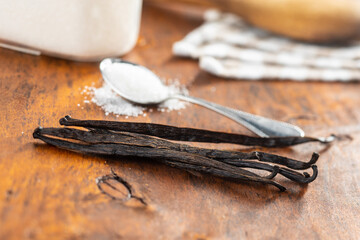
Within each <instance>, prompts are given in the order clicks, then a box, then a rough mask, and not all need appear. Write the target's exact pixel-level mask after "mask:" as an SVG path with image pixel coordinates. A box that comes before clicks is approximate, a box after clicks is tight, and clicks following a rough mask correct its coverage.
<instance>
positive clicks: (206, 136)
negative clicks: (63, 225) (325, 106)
mask: <svg viewBox="0 0 360 240" xmlns="http://www.w3.org/2000/svg"><path fill="white" fill-rule="evenodd" d="M60 124H61V125H65V126H78V127H84V128H96V129H107V130H113V131H126V132H132V133H140V134H146V135H151V136H156V137H160V138H164V139H169V140H178V141H190V142H209V143H234V144H241V145H245V146H261V147H288V146H293V145H297V144H302V143H307V142H320V143H329V142H331V141H333V140H334V136H330V137H328V138H312V137H269V138H261V137H251V136H246V135H241V134H233V133H223V132H215V131H208V130H202V129H194V128H179V127H173V126H167V125H161V124H153V123H134V122H115V121H101V120H77V119H73V118H71V117H70V116H66V117H64V118H62V119H60Z"/></svg>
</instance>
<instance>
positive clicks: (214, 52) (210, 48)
mask: <svg viewBox="0 0 360 240" xmlns="http://www.w3.org/2000/svg"><path fill="white" fill-rule="evenodd" d="M204 18H205V22H204V23H203V24H202V25H201V26H200V27H198V28H197V29H195V30H193V31H192V32H190V33H189V34H188V35H187V36H186V37H185V38H184V39H182V40H181V41H179V42H176V43H174V45H173V53H174V54H175V55H177V56H183V57H191V58H195V59H199V61H200V68H201V69H203V70H205V71H207V72H210V73H212V74H215V75H217V76H221V77H227V78H237V79H253V80H256V79H264V78H266V79H269V78H270V79H290V80H298V81H305V80H322V81H351V80H360V43H357V42H355V43H352V44H351V45H348V46H342V47H339V46H336V47H335V46H322V45H312V44H306V43H301V42H296V41H293V40H290V39H287V38H283V37H280V36H277V35H274V34H271V33H269V32H266V31H263V30H260V29H258V28H254V27H252V26H250V25H248V24H246V23H245V22H243V21H242V20H241V18H239V17H237V16H236V15H233V14H228V13H221V12H219V11H216V10H209V11H207V12H206V13H205V15H204Z"/></svg>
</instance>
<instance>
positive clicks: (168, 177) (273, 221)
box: [0, 6, 360, 239]
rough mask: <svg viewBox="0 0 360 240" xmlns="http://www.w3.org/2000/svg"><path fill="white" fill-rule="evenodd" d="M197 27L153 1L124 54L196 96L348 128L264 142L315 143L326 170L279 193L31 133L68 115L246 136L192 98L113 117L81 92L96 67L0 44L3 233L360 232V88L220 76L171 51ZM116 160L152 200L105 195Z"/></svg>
mask: <svg viewBox="0 0 360 240" xmlns="http://www.w3.org/2000/svg"><path fill="white" fill-rule="evenodd" d="M200 24H201V19H199V18H198V17H197V16H195V15H192V14H190V13H189V12H188V13H187V14H185V15H184V14H179V13H176V12H173V11H166V10H164V9H159V8H155V7H151V6H145V8H144V14H143V19H142V29H141V34H140V40H139V43H138V45H137V46H136V48H135V49H134V50H133V51H132V52H131V53H129V54H128V55H127V56H125V59H126V60H129V61H134V62H137V63H139V64H143V65H145V66H147V67H149V68H151V69H152V70H154V71H155V72H156V73H157V74H158V75H159V76H162V77H164V78H171V79H179V81H180V82H181V83H182V84H186V85H187V87H188V88H189V90H190V93H191V95H193V96H196V97H201V98H204V99H207V100H210V101H214V102H217V103H219V104H223V105H226V106H230V107H236V108H239V109H242V110H245V111H248V112H252V113H255V114H260V115H263V116H267V117H271V118H276V119H279V120H284V121H289V122H292V123H295V124H298V125H299V126H301V127H302V128H303V129H304V130H305V132H306V133H307V134H308V135H312V136H326V135H329V134H331V133H335V134H341V135H349V136H351V139H350V138H348V137H343V138H342V140H341V141H337V142H335V143H334V144H332V145H331V146H330V147H328V148H326V147H325V146H322V145H320V144H306V145H302V146H297V147H293V148H285V149H262V150H263V151H268V152H272V153H277V154H281V155H285V156H289V157H293V158H298V159H304V160H306V159H308V158H309V157H310V156H311V154H312V152H313V151H319V152H320V154H321V156H320V160H319V163H318V167H319V177H318V179H317V180H316V181H315V182H313V183H311V184H309V185H308V186H300V185H297V184H293V183H290V182H288V181H286V180H285V179H280V180H279V181H281V182H282V183H283V184H285V185H286V186H287V187H288V188H289V191H287V192H285V193H280V192H279V191H277V190H276V189H275V188H274V187H271V186H262V185H256V184H251V185H249V184H245V183H244V184H235V183H229V182H227V181H223V180H219V179H216V178H212V177H197V176H194V175H191V174H190V173H187V172H183V171H180V170H177V169H173V168H170V167H167V166H163V165H159V164H154V163H151V162H146V161H140V160H137V159H114V158H101V157H98V156H86V155H81V154H76V153H71V152H66V151H63V150H59V149H56V148H53V147H50V146H47V145H44V144H42V143H40V142H39V141H35V140H33V139H32V131H33V129H34V128H36V127H37V126H39V125H40V126H46V127H50V126H58V119H59V118H61V117H63V116H65V115H67V114H70V115H72V116H73V117H76V118H82V119H106V120H119V121H124V120H131V121H144V122H154V123H162V124H171V125H175V126H184V127H197V128H206V129H212V130H221V131H228V132H242V133H247V134H250V133H249V132H248V131H247V130H246V129H244V128H243V127H239V126H238V125H237V124H235V123H232V122H231V121H229V120H227V119H226V118H223V117H221V116H219V115H217V114H216V113H213V112H211V111H208V110H206V109H203V108H201V107H198V106H193V105H189V106H188V107H187V108H186V109H184V110H181V111H180V112H179V113H178V112H170V113H160V112H153V113H148V114H147V116H146V117H138V118H129V119H125V118H124V117H119V118H116V116H113V115H111V114H110V115H108V116H105V114H104V112H103V111H102V110H101V109H99V108H98V107H97V106H95V105H94V104H84V103H83V101H84V95H82V94H81V90H80V89H83V88H84V87H85V86H90V85H91V84H92V83H94V84H95V85H96V86H99V85H101V76H100V72H99V70H98V64H96V63H77V62H71V61H64V60H59V59H55V58H50V57H45V56H40V57H36V56H30V55H26V54H22V53H17V52H13V51H10V50H5V49H1V50H0V69H1V72H0V94H1V98H0V112H1V114H0V122H1V125H2V127H1V129H0V135H1V140H0V148H1V152H0V178H1V184H0V239H21V238H23V239H31V238H35V239H49V238H50V239H64V238H66V239H80V238H86V239H112V238H117V239H119V238H124V239H244V238H248V239H278V238H291V239H299V238H309V239H358V238H359V236H360V222H359V220H358V219H359V216H360V191H359V182H360V160H359V158H358V156H359V151H360V150H359V149H360V124H359V122H360V108H359V103H360V94H359V92H360V85H359V84H358V83H322V82H308V83H299V82H291V81H285V82H283V81H281V82H277V81H267V80H264V81H236V80H225V79H220V78H216V77H214V76H211V75H209V74H206V73H204V72H201V71H199V69H198V66H197V63H196V62H195V61H192V60H187V59H181V58H176V57H173V56H172V54H171V45H172V43H173V42H174V41H176V40H179V39H181V38H182V37H183V36H184V35H185V34H186V33H188V32H189V31H190V30H192V29H193V28H195V27H196V26H198V25H200ZM78 104H80V106H77V105H78ZM208 146H210V147H216V146H217V145H215V144H211V145H208ZM219 147H220V148H228V149H237V148H238V147H237V146H232V145H225V146H224V145H221V146H219ZM111 169H113V170H114V171H115V172H116V173H117V174H118V175H119V176H121V177H123V178H124V179H126V180H127V181H128V182H130V183H131V184H132V185H133V187H134V189H135V191H136V193H138V194H140V195H141V196H144V198H145V199H146V200H147V202H148V203H149V205H150V206H149V207H148V208H145V209H144V208H142V207H136V206H135V207H134V206H132V205H129V204H123V203H122V202H120V201H117V200H112V199H111V198H109V197H108V196H106V195H104V194H101V192H100V191H99V190H98V188H97V186H96V183H95V179H96V178H97V177H99V176H102V175H106V174H110V170H111Z"/></svg>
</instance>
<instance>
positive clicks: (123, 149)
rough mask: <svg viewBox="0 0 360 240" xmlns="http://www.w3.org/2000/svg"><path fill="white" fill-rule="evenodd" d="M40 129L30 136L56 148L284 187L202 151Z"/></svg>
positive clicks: (281, 188)
mask: <svg viewBox="0 0 360 240" xmlns="http://www.w3.org/2000/svg"><path fill="white" fill-rule="evenodd" d="M42 130H43V129H41V128H38V129H36V130H35V131H34V133H33V137H34V138H38V139H41V140H42V141H44V142H46V143H48V144H51V145H54V146H56V147H59V148H63V149H66V150H71V151H75V152H81V153H92V154H102V155H113V156H135V157H144V158H150V159H154V160H157V161H158V162H162V163H164V164H167V165H170V166H173V167H177V168H181V169H184V170H190V171H192V170H195V171H198V172H200V173H207V174H212V175H214V176H217V177H222V178H225V179H228V180H231V181H235V182H238V181H252V182H260V183H264V184H270V185H273V186H276V187H277V188H279V190H281V191H285V190H286V188H285V187H283V186H282V185H281V184H279V183H277V182H275V181H273V180H270V179H268V178H266V177H261V176H259V175H257V174H255V173H252V172H250V171H247V170H244V169H241V168H239V167H235V166H232V165H229V164H225V163H222V162H218V161H216V160H214V159H211V158H206V157H203V156H201V155H196V154H190V153H186V152H177V151H171V150H166V149H156V148H147V147H141V146H136V145H124V144H119V143H116V144H111V143H106V144H100V143H97V144H88V143H86V144H82V143H75V142H70V141H66V140H62V139H58V138H57V137H55V138H52V137H49V136H45V135H43V132H42ZM53 130H54V129H53Z"/></svg>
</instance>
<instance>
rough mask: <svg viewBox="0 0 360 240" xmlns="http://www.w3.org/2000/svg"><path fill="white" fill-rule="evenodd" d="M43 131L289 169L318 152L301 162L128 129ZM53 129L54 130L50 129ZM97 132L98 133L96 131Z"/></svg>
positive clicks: (298, 167)
mask: <svg viewBox="0 0 360 240" xmlns="http://www.w3.org/2000/svg"><path fill="white" fill-rule="evenodd" d="M42 131H43V133H44V134H49V135H54V134H55V135H56V136H58V137H63V138H71V139H75V140H81V141H84V142H87V143H122V144H129V145H140V146H146V147H153V148H162V149H170V150H176V151H185V152H188V153H196V154H200V155H202V156H205V157H209V158H213V159H216V160H219V161H222V162H226V163H230V164H232V165H236V162H239V161H240V164H242V163H241V160H245V159H246V160H258V161H262V162H271V163H276V164H280V165H283V166H286V167H289V168H291V169H295V170H303V169H308V168H310V167H311V166H312V165H313V164H315V163H316V161H317V160H318V158H319V155H318V154H317V153H313V155H312V157H311V159H310V161H308V162H301V161H298V160H294V159H290V158H286V157H282V156H278V155H274V154H269V153H264V152H258V151H256V152H249V153H245V152H236V151H222V150H214V149H206V148H196V147H191V146H189V145H185V144H178V143H173V142H169V141H167V140H163V139H159V138H155V137H151V136H147V135H144V134H137V133H128V132H112V131H109V130H105V129H92V130H90V131H81V130H77V129H71V128H54V129H53V130H52V128H46V129H43V130H42ZM52 131H54V132H55V133H52ZM96 133H97V134H96Z"/></svg>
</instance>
